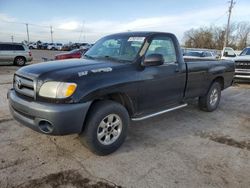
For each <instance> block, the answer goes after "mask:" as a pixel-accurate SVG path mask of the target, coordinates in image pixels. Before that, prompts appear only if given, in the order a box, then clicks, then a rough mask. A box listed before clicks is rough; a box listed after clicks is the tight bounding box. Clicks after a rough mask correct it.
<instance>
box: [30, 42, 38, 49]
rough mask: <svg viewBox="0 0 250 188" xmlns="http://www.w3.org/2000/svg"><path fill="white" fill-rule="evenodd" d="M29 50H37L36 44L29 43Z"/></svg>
mask: <svg viewBox="0 0 250 188" xmlns="http://www.w3.org/2000/svg"><path fill="white" fill-rule="evenodd" d="M28 47H29V49H37V44H36V43H35V42H32V43H29V45H28Z"/></svg>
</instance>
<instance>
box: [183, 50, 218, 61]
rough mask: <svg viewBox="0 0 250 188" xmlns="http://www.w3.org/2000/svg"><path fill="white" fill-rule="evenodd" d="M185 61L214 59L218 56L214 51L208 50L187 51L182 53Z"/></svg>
mask: <svg viewBox="0 0 250 188" xmlns="http://www.w3.org/2000/svg"><path fill="white" fill-rule="evenodd" d="M183 58H184V60H185V61H195V60H198V61H199V60H216V59H217V58H218V56H217V55H216V54H215V53H214V52H210V51H189V52H187V53H184V56H183Z"/></svg>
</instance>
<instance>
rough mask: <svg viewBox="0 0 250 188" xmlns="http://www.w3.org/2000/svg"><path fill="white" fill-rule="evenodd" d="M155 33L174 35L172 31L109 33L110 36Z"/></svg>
mask: <svg viewBox="0 0 250 188" xmlns="http://www.w3.org/2000/svg"><path fill="white" fill-rule="evenodd" d="M155 34H169V35H173V34H172V33H167V32H159V31H132V32H121V33H114V34H111V35H108V36H115V35H129V36H144V37H147V36H149V35H155Z"/></svg>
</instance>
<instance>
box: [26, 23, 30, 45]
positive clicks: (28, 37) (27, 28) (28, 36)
mask: <svg viewBox="0 0 250 188" xmlns="http://www.w3.org/2000/svg"><path fill="white" fill-rule="evenodd" d="M26 31H27V41H28V44H29V43H30V34H29V24H28V23H26Z"/></svg>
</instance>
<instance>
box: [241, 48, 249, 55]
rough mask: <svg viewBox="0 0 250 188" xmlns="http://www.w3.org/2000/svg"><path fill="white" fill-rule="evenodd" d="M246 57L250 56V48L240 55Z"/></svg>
mask: <svg viewBox="0 0 250 188" xmlns="http://www.w3.org/2000/svg"><path fill="white" fill-rule="evenodd" d="M244 55H250V48H245V49H244V50H243V51H242V52H241V53H240V56H244Z"/></svg>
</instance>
